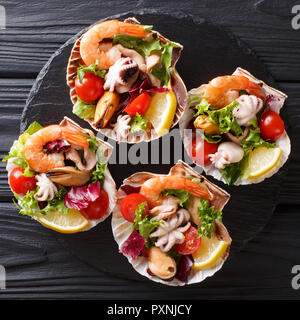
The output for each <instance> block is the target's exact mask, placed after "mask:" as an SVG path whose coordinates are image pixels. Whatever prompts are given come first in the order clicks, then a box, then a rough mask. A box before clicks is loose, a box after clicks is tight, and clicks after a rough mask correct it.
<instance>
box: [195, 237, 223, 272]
mask: <svg viewBox="0 0 300 320" xmlns="http://www.w3.org/2000/svg"><path fill="white" fill-rule="evenodd" d="M228 245H229V243H228V242H225V241H221V240H218V239H217V238H216V237H212V238H211V239H209V238H207V237H202V238H201V245H200V247H199V249H198V250H197V251H196V252H194V253H193V258H194V265H193V268H195V269H207V268H209V267H211V266H214V265H215V264H216V262H217V261H218V260H219V259H220V258H221V257H222V256H223V255H224V253H225V251H226V249H227V248H228Z"/></svg>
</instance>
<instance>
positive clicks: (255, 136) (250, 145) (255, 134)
mask: <svg viewBox="0 0 300 320" xmlns="http://www.w3.org/2000/svg"><path fill="white" fill-rule="evenodd" d="M249 124H251V125H252V127H253V129H250V132H249V134H248V136H247V137H246V138H244V139H243V140H242V142H241V147H242V148H243V149H244V152H245V155H248V154H249V152H250V151H251V150H252V149H254V148H258V147H267V148H275V147H276V144H275V142H267V141H265V140H264V139H263V138H262V137H261V136H260V129H259V127H258V124H257V120H256V119H252V120H250V121H249Z"/></svg>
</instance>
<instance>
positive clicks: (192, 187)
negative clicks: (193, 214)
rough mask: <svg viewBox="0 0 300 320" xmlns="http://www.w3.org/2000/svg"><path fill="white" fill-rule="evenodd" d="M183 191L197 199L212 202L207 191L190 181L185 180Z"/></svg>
mask: <svg viewBox="0 0 300 320" xmlns="http://www.w3.org/2000/svg"><path fill="white" fill-rule="evenodd" d="M184 190H186V191H187V192H189V193H190V194H192V195H193V196H195V197H197V198H201V199H207V200H212V195H211V194H210V192H209V191H208V190H207V189H205V188H204V187H202V186H200V185H199V184H198V183H196V182H193V181H191V180H187V179H186V183H185V187H184Z"/></svg>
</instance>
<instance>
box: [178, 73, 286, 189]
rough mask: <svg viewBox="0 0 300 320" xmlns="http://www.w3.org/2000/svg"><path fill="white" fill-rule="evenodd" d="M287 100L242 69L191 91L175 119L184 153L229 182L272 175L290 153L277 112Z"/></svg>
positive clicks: (243, 182)
mask: <svg viewBox="0 0 300 320" xmlns="http://www.w3.org/2000/svg"><path fill="white" fill-rule="evenodd" d="M286 98H287V96H286V95H285V94H284V93H282V92H280V91H278V90H276V89H274V88H271V87H269V86H268V85H266V84H265V83H264V82H262V81H260V80H258V79H256V78H255V77H253V76H252V75H251V74H250V73H249V72H248V71H246V70H243V69H241V68H237V70H236V71H235V72H234V73H233V75H227V76H219V77H216V78H214V79H212V80H211V81H210V82H209V83H208V84H204V85H201V86H200V87H199V88H196V89H192V90H191V91H190V92H189V99H188V107H187V108H186V111H185V113H184V115H183V117H182V119H181V120H180V132H181V135H182V137H183V140H184V145H185V147H186V149H187V151H188V154H189V156H190V157H191V158H192V160H193V161H194V163H196V164H197V165H199V166H201V167H203V168H204V170H205V172H206V173H207V174H210V175H212V176H214V177H215V178H216V179H218V180H222V181H223V182H225V183H226V184H228V185H232V184H235V185H239V184H250V183H258V182H261V181H263V180H264V179H265V178H268V177H271V176H272V175H273V174H274V173H276V172H277V171H278V170H279V169H280V168H281V167H282V166H283V164H284V163H285V162H286V161H287V159H288V156H289V153H290V140H289V137H288V135H287V133H286V131H285V125H284V122H283V120H282V118H281V117H280V115H279V112H280V109H281V107H282V106H283V104H284V101H285V99H286ZM186 129H189V130H186Z"/></svg>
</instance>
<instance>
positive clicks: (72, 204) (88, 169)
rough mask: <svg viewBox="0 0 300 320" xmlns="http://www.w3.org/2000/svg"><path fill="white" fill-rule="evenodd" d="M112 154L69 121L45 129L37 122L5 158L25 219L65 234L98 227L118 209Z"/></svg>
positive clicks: (87, 131)
mask: <svg viewBox="0 0 300 320" xmlns="http://www.w3.org/2000/svg"><path fill="white" fill-rule="evenodd" d="M111 153H112V147H111V145H109V144H108V143H106V142H103V141H102V140H100V139H98V138H97V137H95V135H94V133H93V132H92V131H91V130H87V129H83V128H81V127H80V126H78V125H77V124H76V123H75V122H73V121H71V120H70V119H68V118H64V120H63V121H62V122H61V123H60V124H53V125H49V126H46V127H42V126H41V125H40V124H38V123H37V122H33V123H32V124H31V125H30V126H29V127H28V128H27V130H26V131H25V132H24V133H22V134H21V135H20V136H19V138H18V140H16V141H15V142H14V144H13V146H12V147H11V149H10V152H9V155H8V156H7V157H6V158H4V161H7V165H6V169H7V172H8V180H9V185H10V187H11V189H12V191H13V192H14V195H15V197H16V199H17V200H18V202H17V203H15V204H16V206H17V207H18V209H19V211H20V213H21V214H23V215H28V216H30V217H32V218H33V219H35V220H37V221H39V222H40V223H42V224H43V225H44V226H46V227H48V228H50V229H53V230H55V231H58V232H61V233H76V232H79V231H86V230H89V229H90V228H92V227H94V226H95V225H97V224H98V223H100V222H101V221H103V220H104V219H106V218H107V217H108V216H109V214H110V213H111V212H112V210H113V208H114V206H115V203H116V186H115V182H114V180H113V178H112V177H111V175H110V172H109V170H108V168H107V161H108V159H109V157H110V155H111Z"/></svg>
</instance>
